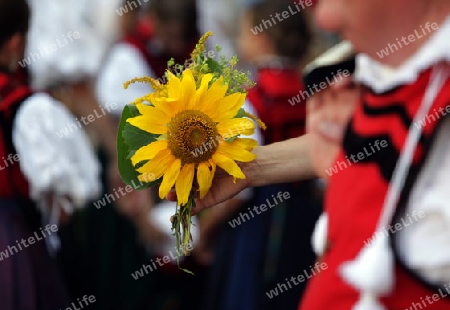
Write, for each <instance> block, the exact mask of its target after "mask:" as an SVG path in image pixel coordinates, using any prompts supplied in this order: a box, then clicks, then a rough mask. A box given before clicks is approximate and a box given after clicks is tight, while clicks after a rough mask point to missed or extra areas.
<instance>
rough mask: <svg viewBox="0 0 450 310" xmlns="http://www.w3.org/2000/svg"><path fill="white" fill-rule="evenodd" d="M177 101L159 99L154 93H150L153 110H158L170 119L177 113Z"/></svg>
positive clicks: (164, 98)
mask: <svg viewBox="0 0 450 310" xmlns="http://www.w3.org/2000/svg"><path fill="white" fill-rule="evenodd" d="M178 100H179V99H174V98H166V97H160V96H158V95H157V94H155V93H152V94H151V95H150V98H149V102H151V103H152V104H153V105H154V106H155V108H157V109H160V110H161V111H163V112H164V113H166V115H167V116H168V117H170V118H172V117H173V116H174V115H175V114H176V113H177V112H178V105H179V104H178Z"/></svg>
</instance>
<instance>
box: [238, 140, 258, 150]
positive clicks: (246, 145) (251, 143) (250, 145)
mask: <svg viewBox="0 0 450 310" xmlns="http://www.w3.org/2000/svg"><path fill="white" fill-rule="evenodd" d="M233 144H235V145H239V147H241V148H243V149H246V150H247V151H251V150H253V149H254V148H255V147H257V146H258V141H256V140H255V139H251V138H236V139H235V140H234V141H233Z"/></svg>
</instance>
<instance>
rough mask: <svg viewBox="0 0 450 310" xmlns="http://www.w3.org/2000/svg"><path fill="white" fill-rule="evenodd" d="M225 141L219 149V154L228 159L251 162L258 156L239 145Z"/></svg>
mask: <svg viewBox="0 0 450 310" xmlns="http://www.w3.org/2000/svg"><path fill="white" fill-rule="evenodd" d="M234 142H235V141H233V142H226V141H224V142H223V143H221V144H220V145H219V147H218V148H217V152H218V153H219V154H222V155H224V156H226V157H229V158H231V159H233V160H236V161H240V162H249V161H252V160H254V159H255V158H256V155H255V154H253V153H251V152H249V151H247V150H246V149H245V147H242V146H241V145H239V143H234Z"/></svg>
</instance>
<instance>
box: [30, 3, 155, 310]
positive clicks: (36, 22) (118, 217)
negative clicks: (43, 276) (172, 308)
mask: <svg viewBox="0 0 450 310" xmlns="http://www.w3.org/2000/svg"><path fill="white" fill-rule="evenodd" d="M29 2H30V4H31V7H32V11H33V13H34V18H33V19H32V23H31V31H30V34H29V38H30V43H31V44H30V45H29V46H28V48H27V52H26V55H25V58H24V61H25V60H28V63H29V65H28V66H27V67H29V68H30V69H31V70H30V71H31V73H32V74H31V76H32V82H33V86H34V87H35V88H38V89H45V90H47V91H48V92H49V93H50V94H52V95H53V96H54V97H56V98H59V99H60V100H61V101H63V102H64V104H65V105H66V106H67V107H68V108H69V109H70V110H71V111H72V112H73V113H74V114H75V115H76V117H77V118H76V119H75V117H74V122H76V120H78V123H76V124H77V125H78V124H80V126H79V128H76V129H73V127H70V125H71V123H70V122H68V123H67V124H65V126H60V128H57V129H55V131H56V133H58V134H60V135H61V140H69V138H72V136H73V134H74V131H83V130H86V131H87V132H88V133H89V136H90V137H91V141H92V146H91V147H92V148H94V149H96V151H97V154H98V158H99V159H100V162H101V163H102V183H103V184H104V186H103V189H104V192H102V193H101V195H99V196H98V197H96V198H97V199H99V200H97V201H96V202H95V204H92V202H91V203H90V204H89V205H88V207H87V208H86V209H84V210H82V211H80V212H76V213H75V214H74V215H73V221H71V222H70V223H69V224H68V225H67V226H66V227H64V229H62V231H61V241H62V251H61V253H60V254H59V258H60V260H61V262H62V266H63V270H64V275H65V279H66V282H67V285H68V287H69V289H70V293H71V295H72V296H73V297H77V296H83V295H84V294H85V292H86V291H90V292H93V294H94V295H95V296H96V297H97V301H96V303H94V304H93V305H91V307H93V308H94V309H124V308H127V307H129V308H131V309H142V308H144V307H145V304H146V295H144V294H145V293H146V292H147V290H148V287H149V285H150V282H149V280H150V279H148V278H146V279H142V280H141V281H140V282H138V281H135V280H134V279H133V278H132V277H131V276H130V274H131V272H133V271H135V270H136V269H138V268H139V267H141V266H142V264H143V263H144V262H146V259H147V257H146V255H145V249H144V247H143V246H142V243H141V240H140V239H141V236H140V234H139V231H137V230H136V228H135V226H134V224H135V223H134V220H136V219H144V217H142V214H143V213H144V211H145V209H146V208H148V207H149V206H151V199H150V198H151V197H150V196H149V192H148V191H147V193H145V192H139V191H132V192H131V193H126V194H125V195H122V194H119V190H120V188H122V190H123V188H125V184H124V183H123V182H122V181H121V179H120V176H119V173H118V169H117V151H116V132H117V121H116V120H115V119H114V118H113V117H111V115H110V113H109V112H110V111H113V112H115V110H116V109H120V107H119V104H118V101H117V100H116V99H112V100H110V101H108V102H99V101H98V99H97V98H96V95H95V91H94V87H93V86H94V85H95V83H94V81H95V79H96V76H97V74H98V70H99V68H100V66H101V64H102V61H103V59H104V57H105V53H106V52H107V50H108V49H109V48H110V45H111V44H112V42H114V40H116V39H117V37H118V36H119V27H118V26H117V18H118V15H117V13H116V11H115V9H116V8H117V6H118V5H120V4H121V3H120V2H118V1H104V0H98V1H97V0H96V1H94V2H92V1H65V2H60V1H54V0H44V1H35V0H29ZM67 12H70V14H67ZM108 25H109V26H108ZM74 33H76V34H77V35H74ZM52 45H56V47H57V48H56V50H51V47H52ZM36 54H38V55H36ZM25 62H26V61H25ZM116 113H120V112H116ZM92 116H94V119H93V120H92ZM81 119H85V120H86V119H88V120H89V121H88V122H87V123H86V122H83V123H81ZM72 123H73V122H72ZM74 137H75V136H74ZM108 196H109V197H110V198H108V199H106V197H108ZM111 197H112V198H111ZM139 216H140V217H139ZM144 283H145V284H146V285H144V286H145V287H143V286H142V284H144ZM139 289H141V291H142V294H138V292H139ZM136 294H137V295H136Z"/></svg>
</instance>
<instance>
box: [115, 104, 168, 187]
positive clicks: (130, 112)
mask: <svg viewBox="0 0 450 310" xmlns="http://www.w3.org/2000/svg"><path fill="white" fill-rule="evenodd" d="M138 115H140V114H139V111H138V110H137V109H136V107H135V106H134V105H126V106H125V108H124V109H123V111H122V117H121V119H120V124H119V129H118V134H117V157H118V168H119V173H120V176H121V177H122V180H123V181H124V182H125V184H127V185H130V186H132V187H133V188H135V189H145V188H148V187H150V186H153V185H157V184H159V183H161V180H152V181H151V182H149V183H146V182H145V183H144V182H141V181H139V179H138V175H139V173H138V172H137V171H136V169H135V168H134V167H133V164H132V163H131V160H130V157H131V156H130V155H132V154H134V152H136V150H138V149H139V148H141V147H142V146H144V145H147V144H149V143H150V142H153V141H155V140H156V138H157V135H152V134H150V133H147V132H145V131H142V130H140V129H139V128H136V127H134V126H132V125H131V124H129V123H127V119H129V118H131V117H135V116H138ZM149 181H150V180H149Z"/></svg>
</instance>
